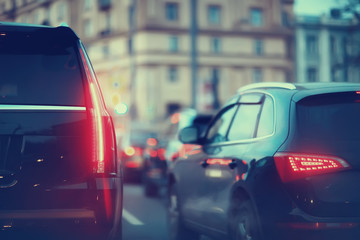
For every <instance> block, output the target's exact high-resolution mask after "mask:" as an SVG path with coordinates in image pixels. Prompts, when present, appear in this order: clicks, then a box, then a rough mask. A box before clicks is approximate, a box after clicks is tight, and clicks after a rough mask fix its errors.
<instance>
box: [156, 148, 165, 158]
mask: <svg viewBox="0 0 360 240" xmlns="http://www.w3.org/2000/svg"><path fill="white" fill-rule="evenodd" d="M157 153H158V156H159V159H160V160H162V161H163V160H165V149H164V148H159V149H158V150H157Z"/></svg>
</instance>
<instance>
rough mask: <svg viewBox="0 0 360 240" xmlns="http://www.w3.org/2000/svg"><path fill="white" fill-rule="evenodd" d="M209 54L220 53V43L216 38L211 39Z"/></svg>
mask: <svg viewBox="0 0 360 240" xmlns="http://www.w3.org/2000/svg"><path fill="white" fill-rule="evenodd" d="M210 47H211V52H212V53H220V48H221V41H220V38H218V37H213V38H211V46H210Z"/></svg>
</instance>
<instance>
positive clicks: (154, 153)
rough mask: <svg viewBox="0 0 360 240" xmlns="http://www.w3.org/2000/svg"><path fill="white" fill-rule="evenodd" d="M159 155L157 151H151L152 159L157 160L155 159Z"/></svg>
mask: <svg viewBox="0 0 360 240" xmlns="http://www.w3.org/2000/svg"><path fill="white" fill-rule="evenodd" d="M157 155H158V153H157V151H156V150H153V149H151V150H150V157H153V158H155V157H157Z"/></svg>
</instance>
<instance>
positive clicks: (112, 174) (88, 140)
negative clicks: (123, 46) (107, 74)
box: [0, 22, 122, 239]
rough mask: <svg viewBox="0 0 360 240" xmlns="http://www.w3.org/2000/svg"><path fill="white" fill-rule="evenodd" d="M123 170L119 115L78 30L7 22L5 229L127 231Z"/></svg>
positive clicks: (1, 46) (0, 121) (2, 65)
mask: <svg viewBox="0 0 360 240" xmlns="http://www.w3.org/2000/svg"><path fill="white" fill-rule="evenodd" d="M120 173H121V171H120V165H119V163H118V160H117V154H116V141H115V134H114V128H113V123H112V120H111V118H110V116H109V114H108V113H107V110H106V108H105V104H104V101H103V98H102V95H101V91H100V88H99V85H98V83H97V80H96V77H95V74H94V71H93V69H92V66H91V64H90V60H89V58H88V56H87V54H86V52H85V50H84V47H83V45H82V43H81V42H80V40H79V38H78V37H77V35H76V34H75V33H74V32H73V31H72V30H71V29H70V28H68V27H56V28H53V27H42V26H33V25H20V24H13V23H2V22H0V223H1V230H6V231H0V232H1V233H4V232H7V233H9V234H10V233H11V232H14V233H17V232H18V231H20V229H35V228H43V229H44V230H45V231H50V232H51V229H52V228H54V229H57V230H56V231H57V232H61V233H62V232H67V231H75V230H76V229H83V227H84V229H83V230H84V231H83V232H81V231H80V232H79V233H80V235H79V238H81V237H82V236H84V238H85V239H88V238H87V237H86V236H87V235H88V234H90V235H98V234H99V235H100V236H99V237H102V239H108V238H109V239H110V238H111V237H114V236H115V233H117V234H118V235H117V239H119V236H120V235H121V234H120V233H119V232H120V231H121V218H122V177H121V175H120ZM73 227H74V228H73ZM0 238H1V239H3V238H2V236H0ZM20 239H32V238H31V236H30V235H26V236H21V237H20Z"/></svg>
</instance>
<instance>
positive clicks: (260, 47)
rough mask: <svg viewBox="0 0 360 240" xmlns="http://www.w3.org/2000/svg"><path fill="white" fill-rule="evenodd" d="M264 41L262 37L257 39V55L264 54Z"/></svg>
mask: <svg viewBox="0 0 360 240" xmlns="http://www.w3.org/2000/svg"><path fill="white" fill-rule="evenodd" d="M263 45H264V44H263V41H262V40H261V39H256V40H255V42H254V50H255V55H257V56H262V55H264V47H263Z"/></svg>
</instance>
